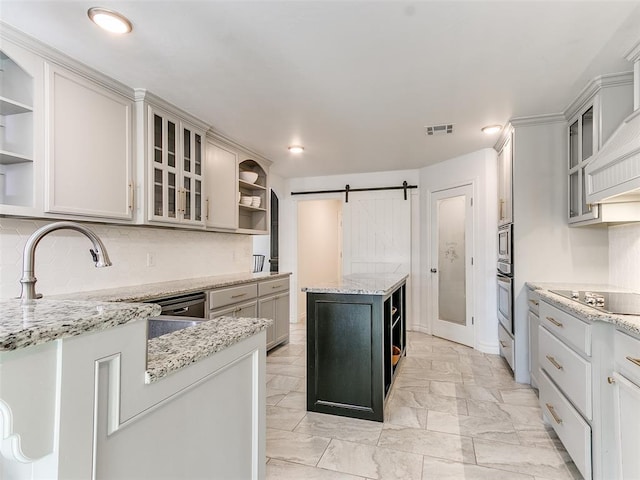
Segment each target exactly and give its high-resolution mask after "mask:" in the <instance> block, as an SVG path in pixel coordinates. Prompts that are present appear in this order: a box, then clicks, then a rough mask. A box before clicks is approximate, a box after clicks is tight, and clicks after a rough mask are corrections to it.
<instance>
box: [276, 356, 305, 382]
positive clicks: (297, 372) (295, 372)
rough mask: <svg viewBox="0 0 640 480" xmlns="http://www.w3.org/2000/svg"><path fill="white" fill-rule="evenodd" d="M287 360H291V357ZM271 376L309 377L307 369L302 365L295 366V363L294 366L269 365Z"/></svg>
mask: <svg viewBox="0 0 640 480" xmlns="http://www.w3.org/2000/svg"><path fill="white" fill-rule="evenodd" d="M276 358H277V357H276ZM285 358H289V357H285ZM269 374H272V375H287V376H289V377H299V378H305V377H306V375H307V369H306V368H305V367H304V366H302V365H295V364H293V363H292V364H281V363H272V364H271V365H269Z"/></svg>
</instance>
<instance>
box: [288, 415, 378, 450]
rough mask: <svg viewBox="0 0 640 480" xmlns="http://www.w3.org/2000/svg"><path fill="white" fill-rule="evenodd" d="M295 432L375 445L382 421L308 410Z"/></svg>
mask: <svg viewBox="0 0 640 480" xmlns="http://www.w3.org/2000/svg"><path fill="white" fill-rule="evenodd" d="M295 432H297V433H306V434H308V435H315V436H318V437H327V438H338V439H340V440H346V441H350V442H357V443H362V444H366V445H375V444H376V443H378V439H379V438H380V432H382V423H380V422H370V421H368V420H360V419H356V418H347V417H338V416H336V415H325V414H323V413H313V412H309V413H307V415H306V416H305V417H304V418H303V419H302V420H301V421H300V423H299V424H298V425H297V427H296V428H295Z"/></svg>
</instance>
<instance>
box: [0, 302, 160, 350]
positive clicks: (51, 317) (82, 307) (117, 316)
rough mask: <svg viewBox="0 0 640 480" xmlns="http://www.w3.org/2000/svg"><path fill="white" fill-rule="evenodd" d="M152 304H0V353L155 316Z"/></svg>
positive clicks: (155, 310) (156, 311) (158, 307)
mask: <svg viewBox="0 0 640 480" xmlns="http://www.w3.org/2000/svg"><path fill="white" fill-rule="evenodd" d="M160 311H161V308H160V306H158V305H155V304H153V303H139V304H131V303H111V302H96V301H75V300H53V299H39V300H31V301H30V302H29V303H28V304H25V305H23V304H22V303H21V300H20V299H10V300H2V301H0V351H8V350H16V349H19V348H25V347H29V346H31V345H40V344H42V343H46V342H50V341H53V340H56V339H58V338H64V337H74V336H77V335H82V334H85V333H88V332H92V331H97V330H106V329H108V328H111V327H115V326H117V325H122V324H125V323H129V322H132V321H134V320H143V319H144V320H146V319H147V318H148V317H152V316H155V315H159V314H160Z"/></svg>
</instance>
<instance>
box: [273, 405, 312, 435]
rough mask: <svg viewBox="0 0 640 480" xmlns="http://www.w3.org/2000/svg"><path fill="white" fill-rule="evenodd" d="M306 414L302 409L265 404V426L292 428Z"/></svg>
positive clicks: (282, 428)
mask: <svg viewBox="0 0 640 480" xmlns="http://www.w3.org/2000/svg"><path fill="white" fill-rule="evenodd" d="M306 414H307V412H305V411H304V410H293V409H291V408H283V407H279V406H278V407H276V406H273V405H267V428H275V429H278V430H293V429H294V428H296V426H297V425H298V424H299V423H300V421H301V420H302V419H303V418H304V416H305V415H306Z"/></svg>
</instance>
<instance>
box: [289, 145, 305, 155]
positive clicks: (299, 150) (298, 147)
mask: <svg viewBox="0 0 640 480" xmlns="http://www.w3.org/2000/svg"><path fill="white" fill-rule="evenodd" d="M289 151H290V152H291V153H302V152H304V147H303V146H302V145H289Z"/></svg>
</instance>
